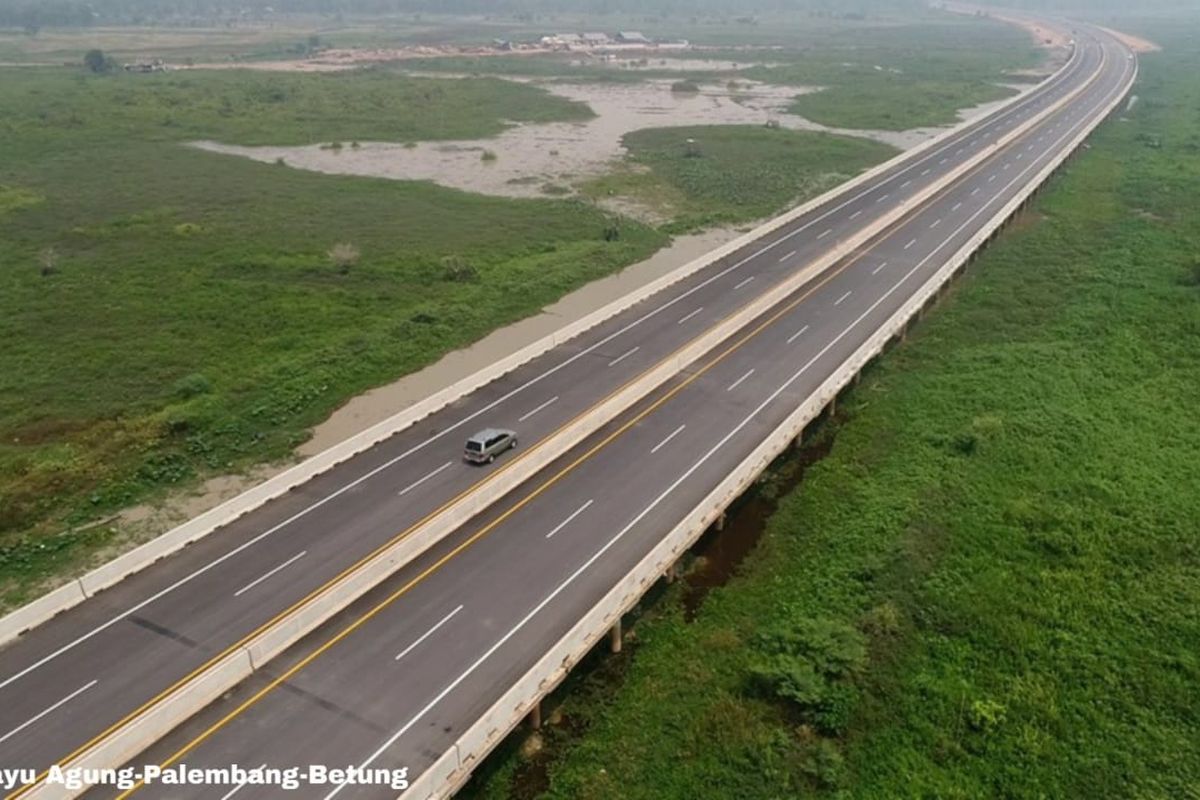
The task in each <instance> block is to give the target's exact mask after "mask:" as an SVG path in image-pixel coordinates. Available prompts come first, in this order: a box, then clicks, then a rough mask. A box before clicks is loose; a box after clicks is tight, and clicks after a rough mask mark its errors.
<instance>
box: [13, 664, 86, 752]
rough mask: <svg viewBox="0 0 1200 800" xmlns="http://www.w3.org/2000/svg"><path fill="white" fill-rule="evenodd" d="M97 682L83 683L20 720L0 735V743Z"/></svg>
mask: <svg viewBox="0 0 1200 800" xmlns="http://www.w3.org/2000/svg"><path fill="white" fill-rule="evenodd" d="M99 682H100V681H99V680H93V681H91V682H90V683H87V684H85V685H83V686H80V687H79V688H78V689H76V690H75V691H73V692H71V693H70V694H69V695H67V696H66V697H64V698H63V699H62V700H59V701H58V702H57V703H55V704H54V705H52V706H50V707H49V708H47V709H45V710H44V711H41V712H39V713H37V714H35V715H34V716H32V717H30V718H29V719H27V720H25V721H24V722H22V723H21V724H20V725H18V726H17V727H15V728H13V729H12V730H11V731H9V732H8V733H6V734H4V735H3V736H0V744H3V743H4V742H6V741H8V740H9V739H10V738H12V737H13V736H16V735H17V734H18V733H20V732H21V731H23V730H25V729H26V728H28V727H29V726H30V725H32V724H33V723H35V722H37V721H38V720H39V719H41V718H42V717H44V716H46V715H47V714H49V713H51V712H53V711H54V710H56V709H58V708H61V707H62V706H64V705H66V704H67V703H69V702H71V701H72V700H74V699H75V698H76V697H78V696H79V695H81V694H83V693H84V692H86V691H87V690H88V689H90V688H92V687H93V686H95V685H96V684H97V683H99Z"/></svg>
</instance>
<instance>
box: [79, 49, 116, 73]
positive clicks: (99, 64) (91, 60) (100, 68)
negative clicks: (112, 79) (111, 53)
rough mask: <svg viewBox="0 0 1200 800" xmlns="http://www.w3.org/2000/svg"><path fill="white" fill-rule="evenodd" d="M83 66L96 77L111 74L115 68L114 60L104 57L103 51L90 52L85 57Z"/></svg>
mask: <svg viewBox="0 0 1200 800" xmlns="http://www.w3.org/2000/svg"><path fill="white" fill-rule="evenodd" d="M83 65H84V66H85V67H87V69H88V72H91V73H94V74H96V75H101V74H103V73H105V72H109V71H111V70H112V68H113V67H114V66H115V64H114V62H113V60H112V59H111V58H109V57H108V56H106V55H104V51H103V50H88V51H87V52H86V53H84V55H83Z"/></svg>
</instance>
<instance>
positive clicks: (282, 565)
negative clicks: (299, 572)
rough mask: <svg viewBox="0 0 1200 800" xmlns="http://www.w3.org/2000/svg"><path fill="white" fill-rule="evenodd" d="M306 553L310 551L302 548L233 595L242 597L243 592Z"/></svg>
mask: <svg viewBox="0 0 1200 800" xmlns="http://www.w3.org/2000/svg"><path fill="white" fill-rule="evenodd" d="M306 555H308V551H307V550H301V551H300V552H299V553H296V555H294V556H292V557H291V558H289V559H288V560H287V561H285V562H283V563H282V564H280V565H279V566H277V567H275V568H274V569H270V570H267V571H266V572H264V573H263V574H262V575H259V576H258V577H257V578H255V579H254V580H252V581H250V582H249V583H247V584H246V585H245V586H243V587H242V588H240V589H238V590H237V591H236V592H234V593H233V596H234V597H241V596H242V595H243V594H245V593H246V592H248V591H250V590H251V589H253V588H254V587H255V586H258V585H259V584H260V583H262V582H263V581H265V580H266V579H267V578H269V577H271V576H272V575H274V574H275V573H277V572H279V571H280V570H282V569H285V568H286V567H290V566H291V565H292V564H295V563H296V562H297V561H299V560H300V559H302V558H304V557H305V556H306Z"/></svg>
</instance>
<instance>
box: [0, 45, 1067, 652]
mask: <svg viewBox="0 0 1200 800" xmlns="http://www.w3.org/2000/svg"><path fill="white" fill-rule="evenodd" d="M1077 58H1078V53H1077V52H1073V53H1072V56H1071V59H1070V60H1069V61H1068V62H1067V63H1066V64H1064V65H1063V66H1062V67H1061V68H1060V69H1059V70H1058V71H1057V72H1055V73H1054V75H1052V76H1051V77H1050V78H1048V79H1047V80H1046V81H1044V82H1043V83H1041V84H1038V85H1037V86H1034V87H1030V88H1029V89H1028V90H1026V91H1024V92H1021V93H1019V94H1017V95H1015V96H1014V97H1013V98H1011V99H1010V100H1009V101H1008V103H1006V104H1005V105H1004V106H1001V107H1000V108H997V109H994V110H992V111H990V112H987V113H985V114H979V115H976V116H974V117H972V118H971V119H969V120H967V121H966V122H964V123H963V124H961V125H959V126H957V127H955V128H953V129H950V130H947V131H945V132H943V133H941V134H939V135H938V136H936V137H933V138H931V139H929V140H928V141H926V142H923V143H922V144H920V145H918V146H917V147H915V148H912V149H911V150H908V151H906V152H904V153H901V154H899V155H897V156H896V157H895V158H893V159H891V160H889V161H887V162H884V163H883V164H879V165H877V166H875V167H873V168H872V169H870V170H867V171H866V172H864V173H862V174H860V175H859V176H858V177H856V178H854V179H852V180H850V181H848V182H847V183H845V184H842V185H840V186H838V187H835V188H834V189H832V190H830V191H829V192H826V193H825V194H822V195H821V196H819V197H817V198H814V199H813V200H810V201H809V202H807V203H804V204H803V205H801V206H798V207H797V208H795V209H792V210H791V211H789V212H787V213H785V214H782V215H780V216H779V217H776V218H775V219H773V220H771V221H770V222H767V223H765V224H764V225H762V226H759V227H758V228H756V229H754V230H753V231H751V232H749V233H747V234H746V235H744V236H742V237H739V238H738V239H735V240H734V241H732V242H729V243H727V244H726V245H723V246H722V247H719V248H717V249H716V250H714V251H712V252H710V253H708V254H706V255H704V256H702V257H700V258H698V259H695V260H693V261H691V262H689V263H688V264H685V265H683V266H682V267H680V268H678V269H676V270H674V271H672V272H671V273H669V274H667V275H664V276H662V277H661V278H658V279H656V280H654V281H652V282H650V283H648V284H646V285H645V286H643V287H641V288H640V289H638V290H636V291H634V292H631V293H630V294H628V295H626V296H624V297H622V298H619V299H617V300H615V301H613V302H612V303H609V304H608V305H606V306H604V307H602V308H600V309H597V310H596V311H594V312H592V313H590V314H588V315H586V316H584V317H582V318H581V319H579V320H576V321H575V322H572V323H570V324H568V325H566V326H564V327H563V328H561V329H559V330H558V331H555V332H554V333H552V334H549V335H547V336H545V337H542V338H541V339H539V340H537V341H536V342H532V343H530V344H529V345H527V346H525V347H523V348H520V349H519V350H517V351H516V352H514V353H512V354H511V355H509V356H507V357H506V358H503V359H501V360H499V361H497V362H494V363H493V364H491V365H489V366H488V367H485V368H484V369H482V370H479V371H478V372H476V373H474V374H472V375H470V376H467V377H466V378H463V379H462V380H460V381H457V382H455V383H454V384H452V385H450V386H448V387H446V388H444V389H442V390H440V391H438V392H435V393H434V394H432V395H430V396H429V397H427V398H425V399H424V400H421V401H419V402H417V403H415V404H413V405H412V406H409V407H408V408H406V409H404V410H403V411H400V412H399V413H397V414H395V415H394V416H392V417H390V418H388V419H386V420H384V421H382V422H379V423H377V424H376V425H373V426H371V427H370V428H368V429H366V430H364V431H362V432H360V433H358V434H356V435H355V436H352V437H350V438H349V439H347V440H345V441H344V442H341V443H339V444H337V445H335V446H334V447H331V448H329V449H328V450H325V451H324V452H322V453H319V454H317V455H315V456H313V457H312V458H310V459H308V460H306V461H304V462H303V463H301V464H298V465H296V466H294V467H292V468H291V469H288V470H286V471H284V472H282V473H280V474H279V475H276V476H275V477H273V478H271V479H269V480H267V481H264V482H263V483H261V484H259V485H258V486H255V487H253V488H252V489H249V490H247V491H246V492H244V493H242V494H240V495H238V496H237V497H234V498H232V499H231V500H228V501H226V502H225V503H222V504H221V505H219V506H217V507H215V508H213V509H211V510H209V511H207V512H205V513H203V514H200V515H199V516H197V517H194V518H193V519H191V520H189V521H188V522H185V523H183V524H182V525H179V526H178V527H176V528H173V529H171V530H170V531H167V532H166V533H164V534H162V535H161V536H159V537H157V538H155V539H153V540H151V541H149V542H146V543H145V544H143V545H140V546H139V547H136V548H134V549H133V550H130V551H129V552H128V553H125V554H123V555H121V556H118V557H117V558H115V559H113V560H112V561H110V562H108V563H106V564H104V565H102V566H100V567H98V568H96V569H94V570H92V571H91V572H88V573H87V574H85V575H83V576H82V577H81V578H79V579H78V581H77V583H78V586H79V588H80V591H79V592H76V591H74V590H73V589H70V590H66V587H69V586H70V585H71V584H66V585H65V586H64V587H63V588H64V590H62V591H60V590H55V591H53V592H51V593H49V594H47V595H44V596H43V597H41V598H39V599H38V600H35V601H33V602H31V603H29V604H27V605H25V606H22V607H21V608H19V609H17V610H15V611H13V612H11V613H9V614H7V615H6V616H4V617H2V618H0V645H3V644H5V643H7V642H9V641H11V640H13V639H15V638H16V637H18V636H20V635H21V634H22V633H24V632H25V631H27V630H29V629H31V628H33V627H35V626H37V625H39V624H41V623H42V622H45V621H46V620H48V619H50V618H52V617H53V616H55V615H56V614H59V613H62V612H63V611H66V610H67V609H69V608H72V607H73V606H75V605H77V604H78V603H80V602H82V601H83V600H84V599H86V598H87V597H90V596H92V595H93V594H96V593H97V592H100V591H102V590H103V589H105V588H108V587H109V586H112V585H113V584H115V583H117V582H119V581H121V580H123V579H124V578H126V577H128V576H129V575H132V574H134V573H136V572H139V571H141V570H142V569H145V568H146V567H148V566H150V565H151V564H153V563H155V562H157V561H159V560H161V559H163V558H165V557H167V556H169V555H171V554H173V553H175V552H177V551H179V550H180V549H182V548H184V547H186V546H187V545H188V544H191V543H192V542H194V541H196V540H197V539H201V538H203V537H205V536H207V535H209V534H210V533H212V532H213V531H215V530H217V529H219V528H221V527H223V526H225V525H228V524H229V523H231V522H234V521H235V520H237V519H239V518H240V517H242V516H244V515H246V514H248V513H250V512H251V511H253V510H255V509H257V508H259V507H261V506H262V505H264V504H265V503H267V502H269V501H271V500H273V499H275V498H277V497H280V496H281V495H283V494H286V493H287V492H289V491H291V490H292V489H294V488H296V487H298V486H301V485H303V484H304V483H306V482H308V481H310V480H312V479H313V478H314V477H316V476H318V475H321V474H324V473H325V472H327V471H329V470H330V469H332V468H333V467H335V466H337V465H338V464H341V463H343V462H345V461H347V460H349V459H351V458H353V457H354V456H356V455H358V454H360V453H362V452H364V451H366V450H369V449H370V448H372V447H374V446H375V445H377V444H379V443H380V442H383V441H385V440H387V439H388V438H390V437H392V436H394V435H395V434H397V433H399V432H401V431H403V430H405V429H407V428H408V427H410V426H411V425H413V424H415V423H416V422H419V421H420V420H421V419H424V418H425V417H428V416H429V415H430V414H433V413H435V412H437V411H439V410H441V409H443V408H445V407H446V406H448V405H450V404H451V403H454V402H455V401H457V400H459V399H461V398H462V397H464V396H466V395H468V394H470V393H471V392H473V391H475V390H476V389H478V388H480V387H482V386H485V385H487V384H488V383H491V382H492V381H494V380H496V379H497V378H499V377H501V376H503V375H506V374H508V373H509V372H511V371H512V370H514V369H516V368H518V367H520V366H521V365H523V364H525V363H528V362H529V361H531V360H533V359H534V358H536V357H537V356H539V355H542V354H544V353H546V352H547V351H549V350H551V349H553V348H554V347H557V346H558V345H560V344H562V343H563V342H565V341H568V340H570V339H572V338H574V337H576V336H578V335H580V334H581V333H583V332H585V331H587V330H590V329H591V328H594V327H595V326H597V325H599V324H601V323H602V322H604V321H606V320H608V319H611V318H612V317H614V316H616V315H617V314H619V313H621V312H623V311H625V310H627V309H629V308H630V307H632V306H634V305H636V304H637V303H640V302H642V301H643V300H645V299H647V298H649V297H651V296H652V295H654V294H657V293H658V292H660V291H663V290H664V289H666V288H668V287H670V286H672V285H673V284H675V283H678V282H679V281H682V280H684V279H686V278H687V277H689V276H691V275H693V274H695V273H696V272H698V271H700V270H702V269H704V268H706V267H708V266H711V265H713V264H715V263H717V262H719V261H720V260H721V259H723V258H727V257H729V256H731V255H733V254H735V253H737V252H739V251H740V250H742V249H744V248H746V247H747V246H749V245H751V244H753V243H754V242H756V241H758V240H759V239H761V238H763V237H764V236H767V235H769V234H771V233H774V232H775V231H777V230H779V229H780V228H783V227H785V226H787V225H789V224H791V223H792V222H794V221H796V220H797V219H799V218H800V217H803V216H804V215H805V214H808V213H810V212H811V211H813V210H815V209H817V208H819V207H821V206H823V205H825V204H828V203H830V202H831V201H833V200H834V199H836V198H838V197H842V196H845V195H847V194H849V193H851V192H853V191H855V190H857V189H858V188H859V187H861V186H863V185H864V184H866V183H867V182H869V181H871V180H873V179H874V178H876V177H878V176H879V175H880V174H882V173H883V172H885V171H887V170H891V169H894V168H896V167H898V166H901V165H903V164H905V163H907V162H911V161H914V160H916V159H919V158H920V156H921V155H923V154H924V153H925V152H927V151H928V150H930V149H932V148H934V147H936V146H938V145H939V144H941V143H942V142H943V141H945V140H946V139H948V138H950V137H952V136H955V135H957V134H958V133H960V132H961V131H962V130H964V129H965V128H969V127H971V126H972V125H975V124H977V123H979V122H981V121H983V120H984V119H988V118H991V117H993V116H997V115H1000V114H1003V113H1005V111H1006V110H1008V109H1011V108H1012V107H1013V106H1014V105H1015V104H1017V103H1019V102H1020V101H1021V100H1023V99H1024V98H1025V97H1027V96H1028V95H1029V94H1031V93H1032V92H1034V91H1037V90H1039V89H1042V88H1044V87H1046V86H1049V85H1050V84H1052V83H1054V82H1056V81H1058V80H1060V79H1061V78H1062V76H1063V75H1065V74H1066V72H1067V71H1068V69H1069V68H1070V67H1071V66H1072V65H1073V64H1074V63H1075V61H1076V59H1077ZM75 582H76V581H74V580H73V581H72V583H75Z"/></svg>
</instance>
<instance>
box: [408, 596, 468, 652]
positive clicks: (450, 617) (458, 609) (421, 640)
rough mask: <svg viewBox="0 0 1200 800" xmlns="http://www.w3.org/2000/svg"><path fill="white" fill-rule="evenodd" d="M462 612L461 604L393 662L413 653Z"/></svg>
mask: <svg viewBox="0 0 1200 800" xmlns="http://www.w3.org/2000/svg"><path fill="white" fill-rule="evenodd" d="M462 610H463V607H462V605H461V604H460V605H459V606H458V608H456V609H454V610H453V611H451V612H450V613H449V614H447V615H446V616H444V617H442V618H441V620H439V621H438V623H437V624H436V625H434V626H433V627H432V628H430V629H429V630H427V631H425V632H424V633H423V634H421V637H420V638H419V639H417V640H416V641H415V642H413V643H412V644H410V645H409V646H408V647H406V648H404V649H403V650H401V651H400V652H399V653H397V654H396V657H395V658H393V659H392V660H393V661H399V660H400V659H402V658H404V657H405V656H406V655H408V654H409V653H411V652H412V651H413V649H414V648H416V647H417V645H419V644H420V643H421V642H423V641H425V640H426V639H428V638H429V637H430V636H433V634H434V633H436V632H437V629H438V628H440V627H442V626H443V625H445V624H446V623H447V622H449V621H450V620H451V619H453V618H454V615H455V614H457V613H458V612H460V611H462Z"/></svg>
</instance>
